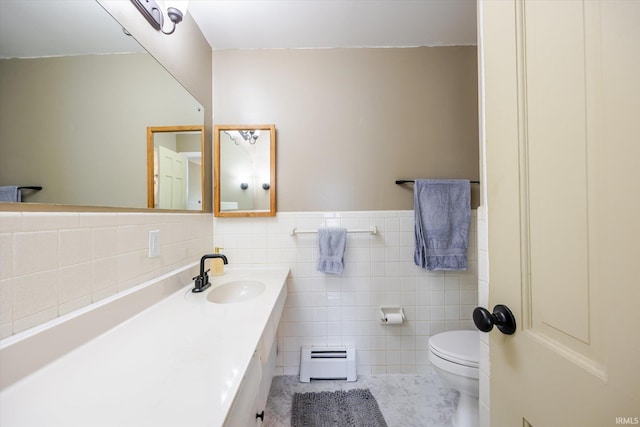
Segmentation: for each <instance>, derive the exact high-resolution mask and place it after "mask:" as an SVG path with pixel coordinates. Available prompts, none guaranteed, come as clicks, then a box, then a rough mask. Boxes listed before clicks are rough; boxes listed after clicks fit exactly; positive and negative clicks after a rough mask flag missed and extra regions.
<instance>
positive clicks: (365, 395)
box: [291, 389, 387, 427]
mask: <svg viewBox="0 0 640 427" xmlns="http://www.w3.org/2000/svg"><path fill="white" fill-rule="evenodd" d="M303 426H304V427H387V423H386V421H385V420H384V417H383V416H382V412H380V408H379V407H378V402H376V399H375V398H374V397H373V395H372V394H371V392H370V391H369V389H356V390H349V391H343V390H338V391H323V392H318V393H295V394H294V395H293V404H292V407H291V427H303Z"/></svg>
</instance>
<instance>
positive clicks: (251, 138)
mask: <svg viewBox="0 0 640 427" xmlns="http://www.w3.org/2000/svg"><path fill="white" fill-rule="evenodd" d="M238 133H239V134H240V136H241V137H242V139H244V140H245V141H247V142H249V144H251V145H253V144H255V143H256V142H257V141H258V138H259V137H260V131H259V130H239V131H238Z"/></svg>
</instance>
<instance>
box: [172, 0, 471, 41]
mask: <svg viewBox="0 0 640 427" xmlns="http://www.w3.org/2000/svg"><path fill="white" fill-rule="evenodd" d="M189 13H190V14H191V15H192V16H193V18H194V19H195V21H196V22H197V23H198V25H199V27H200V29H201V30H202V32H203V33H204V35H205V37H206V38H207V41H208V42H209V44H210V45H211V46H212V47H213V48H214V49H260V48H271V49H277V48H331V47H408V46H451V45H475V44H476V1H475V0H191V1H190V2H189ZM177 31H179V28H178V30H177Z"/></svg>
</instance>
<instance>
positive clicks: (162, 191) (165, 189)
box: [158, 146, 187, 209]
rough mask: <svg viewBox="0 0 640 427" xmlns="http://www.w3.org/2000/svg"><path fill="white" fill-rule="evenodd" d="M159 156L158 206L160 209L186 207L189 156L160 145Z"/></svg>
mask: <svg viewBox="0 0 640 427" xmlns="http://www.w3.org/2000/svg"><path fill="white" fill-rule="evenodd" d="M158 158H159V168H158V176H159V183H158V198H159V200H158V207H159V208H160V209H186V207H187V193H186V191H187V157H186V156H185V155H184V154H181V153H176V152H175V151H172V150H169V149H168V148H165V147H162V146H159V147H158Z"/></svg>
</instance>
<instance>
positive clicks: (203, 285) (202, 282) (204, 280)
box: [191, 254, 229, 293]
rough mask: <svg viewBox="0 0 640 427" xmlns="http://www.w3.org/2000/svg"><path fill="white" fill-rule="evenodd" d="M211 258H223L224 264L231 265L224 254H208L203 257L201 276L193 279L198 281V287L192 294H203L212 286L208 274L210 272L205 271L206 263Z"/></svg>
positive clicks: (196, 286) (192, 290) (201, 260)
mask: <svg viewBox="0 0 640 427" xmlns="http://www.w3.org/2000/svg"><path fill="white" fill-rule="evenodd" d="M210 258H222V262H224V263H225V264H229V261H228V260H227V257H226V256H224V255H222V254H207V255H205V256H203V257H202V258H201V259H200V275H198V276H196V277H194V278H193V280H195V281H196V285H195V287H194V288H193V289H191V292H194V293H198V292H202V291H204V290H205V289H207V288H209V286H211V283H209V275H208V274H207V273H208V272H209V270H207V271H204V261H205V260H207V259H210Z"/></svg>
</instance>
